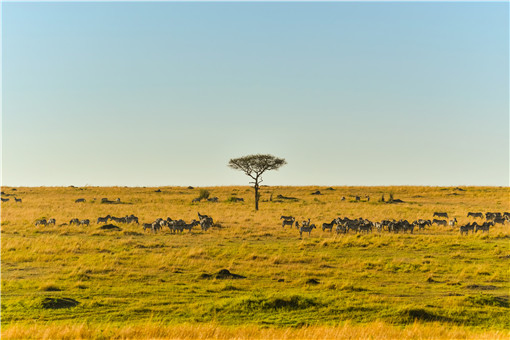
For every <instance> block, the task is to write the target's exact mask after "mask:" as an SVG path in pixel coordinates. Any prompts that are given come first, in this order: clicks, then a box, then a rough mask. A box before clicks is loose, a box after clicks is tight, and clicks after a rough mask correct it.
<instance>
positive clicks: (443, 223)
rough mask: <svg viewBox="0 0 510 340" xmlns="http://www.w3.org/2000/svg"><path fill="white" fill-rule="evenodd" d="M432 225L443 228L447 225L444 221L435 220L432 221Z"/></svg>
mask: <svg viewBox="0 0 510 340" xmlns="http://www.w3.org/2000/svg"><path fill="white" fill-rule="evenodd" d="M434 223H435V224H437V225H443V226H446V224H447V222H446V220H436V219H434V220H432V224H434Z"/></svg>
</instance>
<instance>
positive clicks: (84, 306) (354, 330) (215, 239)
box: [1, 186, 510, 339]
mask: <svg viewBox="0 0 510 340" xmlns="http://www.w3.org/2000/svg"><path fill="white" fill-rule="evenodd" d="M201 190H207V191H208V192H210V196H211V197H214V196H215V197H218V198H219V199H218V202H217V203H214V202H207V201H201V202H198V203H193V202H192V200H193V198H196V197H198V196H199V194H200V191H201ZM2 191H3V193H4V195H2V198H9V201H7V202H2V206H1V208H2V211H1V255H2V258H1V265H2V266H1V274H2V286H1V288H2V301H1V307H2V337H3V338H37V339H55V338H59V339H61V338H64V339H77V338H95V339H107V338H119V339H128V338H136V339H139V338H219V339H222V338H238V339H252V338H265V339H268V338H274V339H281V338H300V339H302V338H310V339H311V338H374V339H378V338H392V339H397V338H398V339H405V338H434V339H438V338H444V339H453V338H454V339H460V338H476V339H508V338H509V337H510V319H509V313H508V312H509V303H510V302H509V297H510V292H509V289H510V285H509V271H508V268H509V263H510V242H509V241H510V224H509V223H506V224H504V225H496V226H494V227H492V228H491V229H490V231H489V233H481V232H478V233H476V234H473V233H470V234H469V235H467V236H466V235H464V236H461V235H460V233H459V227H458V226H455V227H449V226H448V227H444V226H436V225H433V226H431V227H428V228H426V229H425V230H421V231H420V230H417V229H415V231H414V233H413V234H410V233H405V234H404V233H398V234H397V233H388V232H380V233H379V232H377V231H374V232H372V233H368V234H359V233H354V232H352V231H351V232H350V233H348V234H345V235H344V234H336V233H335V232H334V229H333V232H329V231H323V230H322V229H321V227H320V226H321V225H322V223H324V222H330V221H331V220H332V219H334V218H336V217H349V218H359V217H362V218H367V219H369V220H371V221H381V220H384V219H395V220H399V219H407V220H409V221H410V222H412V221H413V220H417V219H432V218H433V216H432V215H433V213H434V212H436V211H441V212H447V213H448V215H449V219H451V218H454V217H455V218H457V220H458V222H459V224H460V225H462V224H466V223H468V222H473V221H475V220H476V219H473V218H471V217H470V218H468V217H467V213H468V212H483V213H486V212H506V211H509V210H510V196H509V194H510V190H509V188H508V187H411V186H402V187H384V186H382V187H331V188H328V187H314V186H308V187H283V186H271V187H268V186H264V187H262V191H261V202H260V210H259V211H254V201H253V189H252V188H250V187H247V186H246V187H243V186H238V187H207V188H191V187H190V188H188V187H159V188H149V187H147V188H142V187H130V188H127V187H37V188H36V187H16V188H13V187H3V188H2ZM317 191H319V192H320V194H313V193H316V192H317ZM390 194H391V195H392V196H393V197H394V198H395V199H399V200H401V201H402V202H400V203H392V204H389V203H387V202H382V201H381V197H382V195H384V196H385V200H386V201H387V199H388V198H389V196H390ZM279 195H281V196H279ZM367 195H368V196H370V200H369V201H368V200H367V198H366V196H367ZM282 196H283V197H294V198H296V199H290V200H289V199H282V198H281V197H282ZM355 196H359V197H360V201H356V200H355ZM14 197H17V198H21V199H22V202H15V201H14ZM233 197H237V198H243V199H244V202H234V201H235V200H234V199H232V198H233ZM342 197H345V200H342V199H341V198H342ZM79 198H84V199H85V202H82V203H75V201H76V200H77V199H79ZM102 198H108V199H109V200H111V201H115V200H116V199H117V198H119V199H120V202H118V203H112V204H105V203H101V199H102ZM198 212H200V213H201V214H207V215H210V216H212V217H213V218H214V221H215V226H214V227H213V228H211V229H209V230H207V231H202V230H201V229H200V226H198V227H195V228H194V229H192V231H191V232H188V231H185V232H183V233H172V232H170V230H169V229H168V228H163V229H162V230H161V231H159V232H158V233H156V234H154V233H152V232H150V231H144V230H143V228H142V226H141V224H142V223H144V222H145V223H149V222H152V221H154V220H155V219H156V218H159V217H160V218H164V219H165V218H167V217H171V218H172V219H183V220H185V221H187V222H190V221H191V220H192V219H198V218H197V213H198ZM131 214H134V215H136V216H137V217H138V218H139V221H140V225H137V224H123V223H115V222H112V223H113V224H115V225H116V226H118V227H120V230H104V229H100V227H101V226H102V225H103V224H97V223H96V220H97V218H98V217H100V216H106V215H112V216H117V217H122V216H126V215H131ZM281 215H292V216H295V217H296V219H297V221H302V220H305V219H308V218H310V219H311V221H312V223H315V224H316V225H317V226H318V228H317V229H314V230H313V231H312V232H311V235H308V234H307V233H305V234H303V237H302V238H300V237H299V232H298V231H297V230H296V228H295V227H292V228H291V227H289V226H286V227H284V228H282V220H281V219H280V216H281ZM41 218H46V219H49V218H55V219H56V224H55V225H54V226H53V225H52V226H37V227H36V226H35V225H34V222H35V221H36V220H38V219H41ZM73 218H78V219H90V221H91V223H90V225H89V226H75V225H69V221H70V220H71V219H73ZM478 221H479V222H480V221H482V220H481V219H478ZM225 269H226V270H228V271H229V272H230V273H232V274H237V275H240V276H242V277H244V278H234V277H232V276H229V275H226V276H222V275H218V273H225V271H224V270H225ZM222 270H223V271H222Z"/></svg>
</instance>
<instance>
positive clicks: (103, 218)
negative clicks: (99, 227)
mask: <svg viewBox="0 0 510 340" xmlns="http://www.w3.org/2000/svg"><path fill="white" fill-rule="evenodd" d="M110 217H111V216H110V215H107V216H106V217H98V218H97V224H99V223H107V222H108V220H109V219H110Z"/></svg>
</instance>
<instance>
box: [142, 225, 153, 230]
mask: <svg viewBox="0 0 510 340" xmlns="http://www.w3.org/2000/svg"><path fill="white" fill-rule="evenodd" d="M147 229H150V230H152V223H144V224H143V231H146V230H147Z"/></svg>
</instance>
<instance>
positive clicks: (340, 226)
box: [336, 224, 347, 234]
mask: <svg viewBox="0 0 510 340" xmlns="http://www.w3.org/2000/svg"><path fill="white" fill-rule="evenodd" d="M336 233H337V234H340V233H342V234H345V233H347V228H346V227H345V225H343V224H337V226H336Z"/></svg>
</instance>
